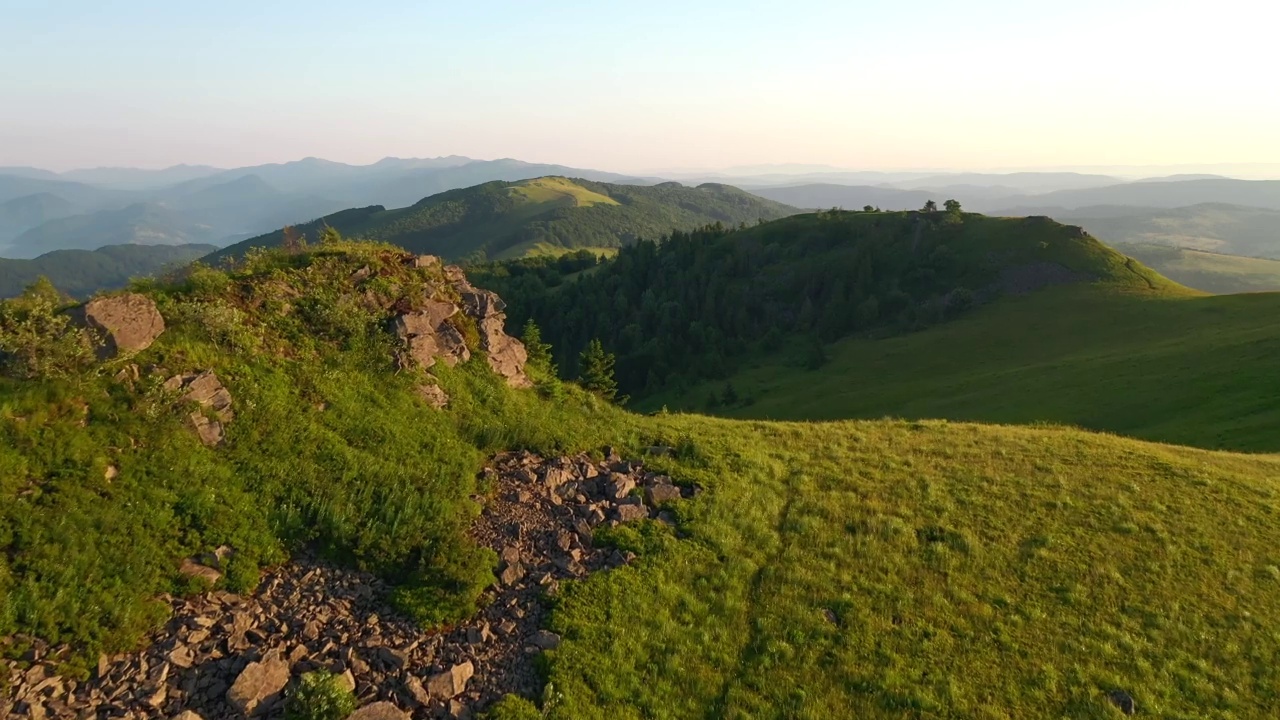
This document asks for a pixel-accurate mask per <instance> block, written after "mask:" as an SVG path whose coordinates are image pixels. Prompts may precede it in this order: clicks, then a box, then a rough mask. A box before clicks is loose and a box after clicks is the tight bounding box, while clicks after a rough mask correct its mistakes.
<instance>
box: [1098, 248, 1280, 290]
mask: <svg viewBox="0 0 1280 720" xmlns="http://www.w3.org/2000/svg"><path fill="white" fill-rule="evenodd" d="M1115 247H1116V249H1117V250H1119V251H1120V252H1122V253H1124V254H1126V255H1128V256H1130V257H1132V258H1135V259H1136V260H1138V261H1139V262H1141V263H1143V264H1145V265H1147V266H1149V267H1151V268H1152V269H1154V270H1156V271H1157V272H1159V273H1160V274H1161V275H1164V276H1165V277H1167V278H1170V279H1171V280H1174V281H1176V282H1179V283H1181V284H1183V285H1186V286H1187V287H1191V288H1195V289H1197V290H1203V291H1205V292H1210V293H1214V294H1219V295H1223V294H1229V293H1245V292H1275V291H1280V260H1273V259H1270V258H1258V257H1242V256H1239V255H1223V254H1221V253H1217V252H1208V251H1205V250H1193V249H1191V248H1185V247H1172V246H1170V245H1157V244H1148V245H1129V244H1124V243H1116V244H1115Z"/></svg>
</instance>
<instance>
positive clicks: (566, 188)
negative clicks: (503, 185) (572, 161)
mask: <svg viewBox="0 0 1280 720" xmlns="http://www.w3.org/2000/svg"><path fill="white" fill-rule="evenodd" d="M507 192H510V193H511V194H512V195H513V196H516V197H519V198H520V199H522V200H524V201H525V202H532V203H537V204H548V203H554V204H564V205H569V206H571V207H590V206H592V205H618V204H619V203H618V201H617V200H614V199H613V198H611V197H609V196H608V195H602V194H601V193H598V192H595V191H593V190H588V189H587V188H585V187H583V186H581V185H579V184H578V183H575V182H574V181H572V180H570V179H569V178H563V177H542V178H534V179H533V180H524V181H522V182H518V183H516V184H514V185H512V186H511V187H509V188H507Z"/></svg>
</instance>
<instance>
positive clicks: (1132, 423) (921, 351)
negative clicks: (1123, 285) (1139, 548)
mask: <svg viewBox="0 0 1280 720" xmlns="http://www.w3.org/2000/svg"><path fill="white" fill-rule="evenodd" d="M1277 353H1280V295H1277V294H1272V293H1268V294H1253V295H1228V296H1218V297H1188V296H1184V295H1176V294H1167V293H1163V292H1157V291H1147V290H1141V289H1136V290H1135V289H1125V290H1116V289H1111V288H1104V287H1098V286H1096V285H1081V286H1076V287H1066V288H1057V289H1051V290H1045V291H1042V292H1040V293H1036V294H1035V295H1033V296H1031V297H1027V298H1009V299H1006V300H1002V301H1000V302H997V303H995V304H993V305H991V306H990V307H987V308H983V309H982V310H980V311H978V312H975V313H973V314H971V315H970V316H968V317H965V318H961V319H959V320H957V321H955V322H954V323H949V324H947V325H943V326H940V327H935V328H930V329H928V330H925V331H923V332H918V333H911V334H907V335H902V336H899V337H893V338H881V339H873V338H859V337H855V338H848V339H845V340H841V341H839V342H836V343H834V344H833V345H831V346H829V347H828V348H827V355H828V357H829V360H828V362H826V363H825V364H824V365H822V367H820V368H818V369H816V370H810V369H808V368H807V367H804V366H803V358H801V357H797V353H795V352H791V353H787V352H779V353H777V354H774V355H772V356H766V357H763V358H759V359H757V360H756V361H755V362H754V363H751V365H752V366H751V367H749V368H747V369H744V370H742V371H741V372H739V373H735V374H733V375H731V376H729V377H728V378H727V379H724V380H720V381H717V382H714V383H705V384H702V385H700V386H695V387H691V388H688V389H686V390H685V391H684V392H665V393H660V394H658V395H656V396H654V397H652V398H646V399H645V401H644V402H643V403H642V404H641V407H642V408H648V407H661V406H662V405H663V404H667V405H668V406H670V407H672V408H698V409H706V408H708V399H709V398H710V397H712V396H713V395H714V396H716V397H723V394H724V388H725V387H726V385H731V386H732V388H733V390H734V393H735V394H736V395H737V396H739V398H740V400H738V401H736V402H733V403H729V404H728V405H724V404H715V407H713V408H712V409H713V411H714V412H717V413H723V414H727V415H730V416H734V417H755V418H776V419H806V420H820V419H836V418H860V417H861V418H879V417H885V416H893V417H903V418H947V419H950V420H971V421H981V422H997V423H1036V422H1049V423H1069V424H1074V425H1079V426H1081V427H1087V428H1091V429H1095V430H1107V431H1111V432H1118V433H1123V434H1126V435H1132V436H1136V437H1143V438H1149V439H1152V440H1160V441H1164V442H1176V443H1183V444H1188V445H1200V446H1202V447H1209V448H1226V449H1232V450H1246V451H1255V452H1276V451H1280V435H1278V434H1277V432H1276V430H1277V428H1278V427H1280V410H1278V409H1277V407H1276V406H1275V403H1272V402H1271V401H1270V400H1269V398H1271V397H1274V396H1275V394H1276V393H1277V392H1280V375H1277V374H1276V373H1275V372H1274V367H1273V362H1272V359H1273V358H1274V357H1276V354H1277Z"/></svg>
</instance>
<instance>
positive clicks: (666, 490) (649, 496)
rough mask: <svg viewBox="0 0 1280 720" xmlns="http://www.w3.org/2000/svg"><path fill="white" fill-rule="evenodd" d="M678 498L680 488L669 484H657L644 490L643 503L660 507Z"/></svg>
mask: <svg viewBox="0 0 1280 720" xmlns="http://www.w3.org/2000/svg"><path fill="white" fill-rule="evenodd" d="M680 497H681V495H680V488H678V487H676V486H675V485H672V484H670V483H657V484H654V485H651V486H649V487H647V488H645V489H644V501H645V502H646V503H648V504H649V505H661V504H662V503H665V502H671V501H672V500H679V499H680Z"/></svg>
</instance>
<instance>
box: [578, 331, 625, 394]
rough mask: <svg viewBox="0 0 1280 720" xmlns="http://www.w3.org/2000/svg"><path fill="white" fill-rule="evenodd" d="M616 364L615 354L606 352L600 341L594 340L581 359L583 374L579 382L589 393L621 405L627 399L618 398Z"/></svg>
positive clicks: (588, 345)
mask: <svg viewBox="0 0 1280 720" xmlns="http://www.w3.org/2000/svg"><path fill="white" fill-rule="evenodd" d="M614 362H616V358H614V356H613V353H607V352H605V351H604V346H603V345H601V344H600V341H599V340H598V339H593V340H592V341H591V342H590V343H588V344H587V349H586V350H583V351H582V355H581V356H580V357H579V361H578V367H579V368H581V373H580V375H579V376H578V382H580V383H581V384H582V387H584V388H586V389H587V390H588V391H590V392H593V393H595V394H596V395H599V396H600V397H602V398H604V399H605V400H608V401H609V402H616V403H618V404H619V405H621V404H623V403H624V402H626V398H619V397H618V381H617V380H615V379H614V377H613V365H614Z"/></svg>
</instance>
